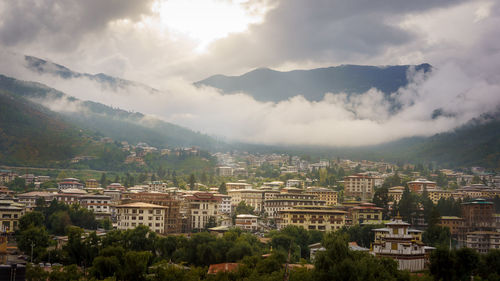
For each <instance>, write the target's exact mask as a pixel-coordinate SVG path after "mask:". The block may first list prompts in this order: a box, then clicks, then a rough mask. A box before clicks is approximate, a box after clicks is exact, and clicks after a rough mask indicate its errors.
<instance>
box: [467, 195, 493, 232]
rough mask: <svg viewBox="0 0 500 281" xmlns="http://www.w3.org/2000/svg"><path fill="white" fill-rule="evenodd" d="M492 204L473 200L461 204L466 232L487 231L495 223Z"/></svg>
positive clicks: (481, 200)
mask: <svg viewBox="0 0 500 281" xmlns="http://www.w3.org/2000/svg"><path fill="white" fill-rule="evenodd" d="M494 213H495V209H494V206H493V202H489V201H486V200H484V199H475V200H473V201H470V202H465V203H462V218H463V220H464V227H465V228H466V229H467V231H476V230H489V229H490V228H491V227H493V225H494V223H495V218H494V216H493V214H494Z"/></svg>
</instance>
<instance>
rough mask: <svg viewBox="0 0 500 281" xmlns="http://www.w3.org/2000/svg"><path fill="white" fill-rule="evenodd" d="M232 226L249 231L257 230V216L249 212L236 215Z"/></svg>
mask: <svg viewBox="0 0 500 281" xmlns="http://www.w3.org/2000/svg"><path fill="white" fill-rule="evenodd" d="M234 226H236V227H238V228H241V229H243V230H247V231H251V232H255V231H258V230H259V224H258V217H257V216H254V215H249V214H240V215H237V216H236V220H235V223H234Z"/></svg>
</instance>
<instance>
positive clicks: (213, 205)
mask: <svg viewBox="0 0 500 281" xmlns="http://www.w3.org/2000/svg"><path fill="white" fill-rule="evenodd" d="M186 200H187V202H188V204H189V217H188V220H189V221H188V224H189V225H188V226H189V229H190V230H202V229H205V228H206V227H207V224H209V222H213V223H214V224H215V222H216V217H217V214H218V209H219V203H220V200H221V199H220V198H219V197H217V196H215V195H214V194H212V193H207V192H197V193H194V194H192V195H188V196H186ZM214 226H215V225H214Z"/></svg>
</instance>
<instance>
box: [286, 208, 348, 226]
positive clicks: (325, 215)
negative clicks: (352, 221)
mask: <svg viewBox="0 0 500 281" xmlns="http://www.w3.org/2000/svg"><path fill="white" fill-rule="evenodd" d="M345 222H346V212H345V211H342V210H338V209H334V208H333V207H327V206H296V207H293V208H286V209H283V210H280V211H278V219H277V226H278V229H282V228H284V227H286V226H288V225H295V226H300V227H303V228H304V229H307V230H319V231H335V230H338V229H340V228H341V227H343V226H344V225H345Z"/></svg>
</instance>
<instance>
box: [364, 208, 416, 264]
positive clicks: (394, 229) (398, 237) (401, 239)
mask: <svg viewBox="0 0 500 281" xmlns="http://www.w3.org/2000/svg"><path fill="white" fill-rule="evenodd" d="M385 225H386V228H387V230H388V231H387V232H386V233H384V234H383V235H380V236H376V238H375V242H374V243H373V250H372V251H371V253H372V254H373V255H375V256H377V257H386V258H392V259H395V260H396V261H397V262H398V269H399V270H409V271H420V270H423V269H424V268H425V262H426V247H425V245H424V244H423V243H422V242H420V241H416V240H415V236H414V235H412V234H411V233H409V228H410V224H409V223H406V222H403V220H402V219H401V217H396V218H395V219H394V220H391V221H390V222H388V223H386V224H385ZM374 231H376V230H374Z"/></svg>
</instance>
